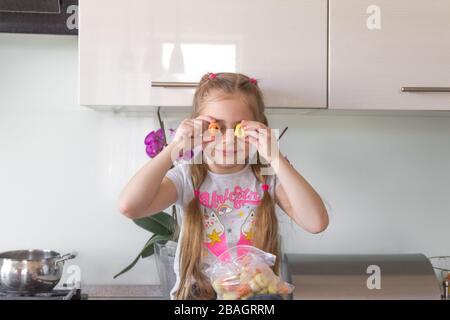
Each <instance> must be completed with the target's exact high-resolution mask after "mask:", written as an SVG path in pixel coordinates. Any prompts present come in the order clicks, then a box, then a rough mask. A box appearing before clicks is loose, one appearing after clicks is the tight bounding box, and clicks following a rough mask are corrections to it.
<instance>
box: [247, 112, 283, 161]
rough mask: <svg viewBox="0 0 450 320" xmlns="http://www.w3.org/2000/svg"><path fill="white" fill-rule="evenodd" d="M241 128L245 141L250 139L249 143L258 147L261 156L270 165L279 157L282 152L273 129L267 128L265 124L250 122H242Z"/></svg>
mask: <svg viewBox="0 0 450 320" xmlns="http://www.w3.org/2000/svg"><path fill="white" fill-rule="evenodd" d="M241 127H242V128H243V129H244V135H245V139H246V140H247V139H248V142H250V143H251V144H252V145H254V146H255V147H256V149H257V150H258V152H259V154H260V155H261V156H262V157H264V159H266V161H267V162H268V163H271V162H272V160H273V159H275V158H276V157H278V156H279V154H280V151H279V149H278V144H277V141H276V140H275V139H276V138H275V137H274V134H273V133H274V130H273V129H271V128H269V127H267V126H266V125H265V124H264V123H261V122H258V121H248V120H242V122H241Z"/></svg>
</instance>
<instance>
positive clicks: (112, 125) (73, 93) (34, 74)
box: [0, 34, 450, 284]
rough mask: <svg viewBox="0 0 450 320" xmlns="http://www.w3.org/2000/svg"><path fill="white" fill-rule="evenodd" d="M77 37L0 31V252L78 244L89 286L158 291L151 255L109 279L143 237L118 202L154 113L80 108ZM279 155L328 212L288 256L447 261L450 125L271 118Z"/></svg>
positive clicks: (290, 234)
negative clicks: (404, 255) (417, 255)
mask: <svg viewBox="0 0 450 320" xmlns="http://www.w3.org/2000/svg"><path fill="white" fill-rule="evenodd" d="M77 63H78V62H77V38H76V37H72V36H48V35H18V34H0V148H1V149H0V199H1V213H0V230H1V231H0V251H6V250H14V249H21V248H51V249H55V250H58V251H60V252H66V251H71V250H76V251H78V252H79V257H78V258H77V259H76V260H75V261H74V262H73V263H75V264H77V265H78V266H80V268H81V272H82V280H83V282H84V283H88V284H107V283H116V284H120V283H158V281H159V280H158V276H157V274H156V269H155V265H154V260H153V258H150V259H147V260H144V261H141V262H140V263H139V264H138V265H137V266H136V267H135V268H134V269H133V270H132V271H131V272H129V273H127V274H125V275H123V276H122V277H119V278H118V279H116V280H112V276H113V275H114V274H115V273H116V272H118V271H119V270H120V269H121V268H122V267H124V266H125V265H126V264H127V263H128V262H130V261H131V260H132V259H133V258H134V257H135V256H136V255H137V253H138V251H139V250H140V248H141V246H142V245H143V244H144V242H145V241H146V240H147V237H148V235H147V233H146V232H145V231H143V230H141V229H139V228H138V227H137V226H135V225H134V224H133V223H132V222H131V221H129V220H127V219H125V218H124V217H122V216H121V215H120V214H119V212H118V210H117V205H116V203H117V195H118V193H119V191H120V190H121V188H122V187H123V186H124V184H125V183H126V181H127V180H128V179H129V178H130V177H131V176H132V175H133V174H134V173H135V172H136V170H137V169H138V168H140V167H141V166H142V165H143V164H144V163H145V162H146V161H148V159H149V158H148V157H147V156H146V155H145V152H144V144H143V139H144V137H145V135H146V133H147V132H149V131H150V130H152V129H154V128H155V121H154V119H153V118H149V117H136V116H131V115H125V114H113V113H99V112H95V111H92V110H90V109H87V108H84V107H80V106H78V105H77V103H78V101H77V100H78V98H77V90H78V80H77V67H78V65H77ZM269 120H270V121H271V126H272V127H274V128H283V127H284V126H285V125H288V126H289V130H288V132H287V133H286V135H285V136H284V137H283V139H282V144H281V145H282V150H283V151H284V152H285V153H287V155H288V157H289V159H290V161H291V162H292V163H294V165H295V167H296V168H297V169H298V170H299V172H300V173H301V174H303V175H304V177H305V178H307V179H308V181H309V182H310V183H311V184H312V185H313V186H314V187H315V188H316V189H317V191H318V192H319V193H320V194H321V195H322V196H323V198H324V199H325V200H326V201H327V202H328V203H329V204H330V205H331V210H330V214H331V223H330V226H329V228H328V230H327V231H326V232H325V233H323V234H320V235H311V234H307V233H306V232H304V231H303V230H301V229H300V228H299V227H297V226H296V225H293V224H291V222H289V221H288V220H287V219H285V218H283V219H282V222H281V225H282V233H283V239H284V247H285V251H286V252H308V253H309V252H317V253H401V252H422V253H425V254H427V255H438V254H439V255H440V254H450V252H449V250H450V248H449V240H448V239H449V238H448V231H449V226H450V200H449V194H450V147H449V146H450V117H432V116H420V117H418V116H412V115H407V116H386V115H382V116H367V115H361V116H354V115H353V116H349V115H333V114H325V115H302V114H297V115H289V116H270V117H269Z"/></svg>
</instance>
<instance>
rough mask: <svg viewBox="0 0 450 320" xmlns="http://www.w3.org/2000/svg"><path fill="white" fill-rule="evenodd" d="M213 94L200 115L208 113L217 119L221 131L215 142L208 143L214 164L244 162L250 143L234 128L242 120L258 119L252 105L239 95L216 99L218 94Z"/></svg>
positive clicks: (225, 165) (222, 166) (225, 166)
mask: <svg viewBox="0 0 450 320" xmlns="http://www.w3.org/2000/svg"><path fill="white" fill-rule="evenodd" d="M211 96H213V99H211V100H212V101H205V102H204V103H203V104H202V106H201V108H200V115H208V116H210V117H213V118H214V119H216V122H217V124H218V125H219V127H220V128H221V132H220V133H219V134H216V139H215V140H214V141H213V142H210V143H208V146H207V148H209V152H207V154H208V155H209V156H210V158H211V160H213V162H214V164H215V165H216V166H218V167H221V168H230V167H234V166H235V165H236V164H243V163H244V162H243V160H245V159H247V158H248V156H249V151H250V147H249V143H248V141H247V140H246V139H245V138H237V137H236V136H235V135H234V130H235V127H236V125H237V124H238V123H240V122H241V120H253V121H255V120H256V119H255V116H254V115H253V112H252V110H251V107H250V106H248V105H247V104H246V103H245V101H244V100H243V99H241V98H240V97H239V96H235V95H233V96H227V97H220V98H219V99H215V97H216V95H211ZM206 127H207V125H206ZM209 144H211V145H209Z"/></svg>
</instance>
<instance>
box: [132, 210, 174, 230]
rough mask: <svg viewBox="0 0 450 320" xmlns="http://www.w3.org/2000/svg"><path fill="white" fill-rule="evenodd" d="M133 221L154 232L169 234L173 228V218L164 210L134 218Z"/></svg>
mask: <svg viewBox="0 0 450 320" xmlns="http://www.w3.org/2000/svg"><path fill="white" fill-rule="evenodd" d="M133 222H134V223H135V224H137V225H138V226H139V227H141V228H143V229H145V230H147V231H150V232H152V233H154V234H160V235H171V234H172V233H173V232H174V230H175V220H174V219H173V218H172V216H171V215H169V214H168V213H165V212H158V213H155V214H153V215H151V216H150V217H145V218H140V219H134V220H133Z"/></svg>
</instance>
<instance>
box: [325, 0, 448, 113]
mask: <svg viewBox="0 0 450 320" xmlns="http://www.w3.org/2000/svg"><path fill="white" fill-rule="evenodd" d="M329 17H330V20H329V29H330V33H329V36H330V40H329V44H330V47H329V108H330V109H399V110H400V109H404V110H407V109H410V110H414V109H415V110H449V109H450V1H448V0H433V1H426V0H395V1H393V0H375V1H374V0H330V3H329ZM403 87H406V88H405V91H402V88H403ZM411 87H412V88H411Z"/></svg>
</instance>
